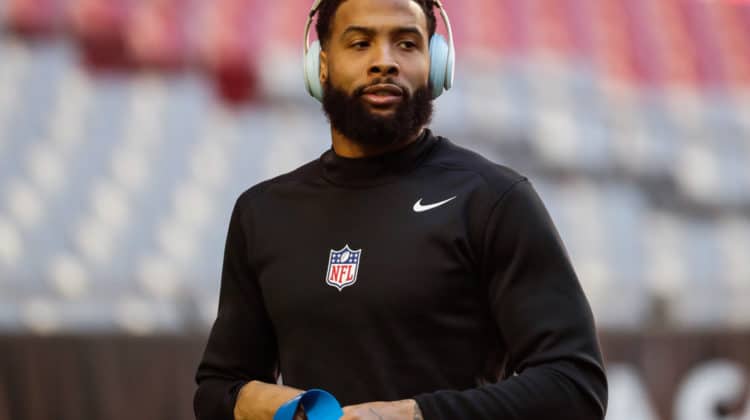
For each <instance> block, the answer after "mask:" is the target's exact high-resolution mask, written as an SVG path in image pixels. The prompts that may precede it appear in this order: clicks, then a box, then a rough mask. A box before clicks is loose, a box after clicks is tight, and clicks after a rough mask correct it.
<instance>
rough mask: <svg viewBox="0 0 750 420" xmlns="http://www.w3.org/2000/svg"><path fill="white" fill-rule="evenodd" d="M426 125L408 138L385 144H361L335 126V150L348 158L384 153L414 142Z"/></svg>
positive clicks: (332, 139) (332, 136)
mask: <svg viewBox="0 0 750 420" xmlns="http://www.w3.org/2000/svg"><path fill="white" fill-rule="evenodd" d="M423 130H424V127H422V128H420V129H419V131H418V132H417V134H415V135H413V136H411V137H410V138H409V139H408V140H406V141H403V142H398V143H393V144H389V145H385V146H379V145H364V144H360V143H358V142H356V141H354V140H352V139H350V138H348V137H346V136H344V135H343V134H341V133H340V132H338V130H336V129H335V128H333V127H331V141H332V143H333V150H334V152H336V154H337V155H339V156H342V157H346V158H354V159H356V158H364V157H371V156H378V155H382V154H384V153H387V152H391V151H394V150H398V149H401V148H403V147H406V146H407V145H409V144H411V143H413V142H414V141H415V140H417V139H418V138H419V136H421V135H422V132H423Z"/></svg>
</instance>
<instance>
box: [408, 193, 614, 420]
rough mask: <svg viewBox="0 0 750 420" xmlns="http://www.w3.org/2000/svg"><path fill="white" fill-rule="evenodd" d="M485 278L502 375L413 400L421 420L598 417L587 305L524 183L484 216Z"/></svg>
mask: <svg viewBox="0 0 750 420" xmlns="http://www.w3.org/2000/svg"><path fill="white" fill-rule="evenodd" d="M485 235H486V237H485V240H484V245H483V250H482V254H483V257H482V263H481V265H482V267H481V269H480V272H481V273H482V274H481V276H482V280H483V284H485V285H486V286H487V288H488V296H489V305H490V310H491V313H492V317H493V321H494V323H495V325H496V327H497V332H498V336H499V340H500V345H501V346H502V347H504V348H505V349H506V350H507V359H506V360H505V374H504V376H506V378H505V379H503V380H500V381H499V382H496V383H491V384H487V385H482V386H480V387H477V388H472V389H468V390H462V391H458V390H441V391H437V392H434V393H429V394H422V395H418V396H416V397H415V399H416V401H417V403H418V404H419V406H420V408H421V410H422V412H423V414H424V418H425V419H426V420H448V419H459V418H461V419H477V420H481V419H487V420H490V419H493V420H522V419H523V420H525V419H545V418H554V419H559V420H567V419H570V420H589V419H591V420H594V419H603V418H604V414H605V411H606V405H607V380H606V376H605V372H604V367H603V362H602V357H601V352H600V349H599V343H598V341H597V337H596V331H595V328H594V320H593V316H592V314H591V310H590V307H589V304H588V301H587V300H586V297H585V296H584V294H583V291H582V289H581V286H580V284H579V282H578V279H577V277H576V274H575V272H574V270H573V267H572V265H571V263H570V260H569V258H568V256H567V253H566V251H565V248H564V247H563V244H562V241H561V240H560V238H559V235H558V233H557V231H556V229H555V227H554V225H553V223H552V221H551V219H550V217H549V214H548V213H547V210H546V209H545V207H544V205H543V203H542V201H541V199H540V198H539V197H538V195H537V194H536V192H535V191H534V189H533V187H532V186H531V184H530V183H529V182H528V181H527V180H525V179H524V180H522V181H520V182H517V183H516V184H514V185H513V186H512V187H511V188H510V189H509V191H507V192H506V193H505V194H504V195H503V196H502V197H501V198H500V199H499V201H498V202H497V203H496V204H495V207H494V209H493V210H492V212H491V215H490V218H489V221H488V223H487V229H486V232H485Z"/></svg>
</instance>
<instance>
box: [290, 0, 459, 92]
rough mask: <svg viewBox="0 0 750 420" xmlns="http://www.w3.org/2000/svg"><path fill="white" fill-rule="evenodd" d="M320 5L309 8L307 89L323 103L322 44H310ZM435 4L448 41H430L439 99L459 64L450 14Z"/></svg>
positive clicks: (438, 37) (433, 78)
mask: <svg viewBox="0 0 750 420" xmlns="http://www.w3.org/2000/svg"><path fill="white" fill-rule="evenodd" d="M321 3H323V0H315V3H313V6H312V8H311V9H310V15H309V16H308V17H307V25H305V49H304V64H305V87H306V88H307V91H308V92H309V93H310V95H311V96H312V97H313V98H315V99H317V100H319V101H322V100H323V86H322V85H321V84H320V41H319V40H318V41H315V42H313V43H312V45H310V26H311V25H312V21H313V16H315V13H317V11H318V9H319V8H320V4H321ZM434 3H435V5H436V6H437V7H438V9H440V16H442V18H443V22H445V28H446V29H447V31H448V41H447V42H446V41H445V38H443V36H442V35H439V34H434V35H433V36H432V38H430V86H431V87H432V98H433V99H434V98H437V97H438V96H440V95H441V94H442V93H443V91H444V90H448V89H450V88H451V87H453V69H454V67H455V65H456V54H455V49H454V47H453V30H452V29H451V23H450V20H449V19H448V14H447V13H446V12H445V9H444V8H443V4H442V3H441V2H440V0H434Z"/></svg>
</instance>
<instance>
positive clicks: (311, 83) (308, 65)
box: [305, 41, 323, 102]
mask: <svg viewBox="0 0 750 420" xmlns="http://www.w3.org/2000/svg"><path fill="white" fill-rule="evenodd" d="M305 87H306V88H307V92H308V93H310V96H312V97H313V98H315V99H317V100H319V101H321V102H322V101H323V86H322V85H321V84H320V41H315V42H313V43H312V44H310V48H309V49H308V50H307V55H306V56H305Z"/></svg>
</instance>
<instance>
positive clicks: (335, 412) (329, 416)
mask: <svg viewBox="0 0 750 420" xmlns="http://www.w3.org/2000/svg"><path fill="white" fill-rule="evenodd" d="M300 404H302V407H303V408H304V409H305V415H306V416H307V420H338V419H339V418H341V416H343V415H344V411H343V410H341V405H340V404H339V402H338V401H337V400H336V397H334V396H333V395H331V394H330V393H328V392H326V391H323V390H322V389H311V390H309V391H307V392H303V393H302V394H300V395H297V396H296V397H294V398H292V399H291V400H289V401H287V402H285V403H284V405H282V406H281V407H279V409H278V410H276V414H274V416H273V420H294V413H296V412H297V407H298V406H299V405H300Z"/></svg>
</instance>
